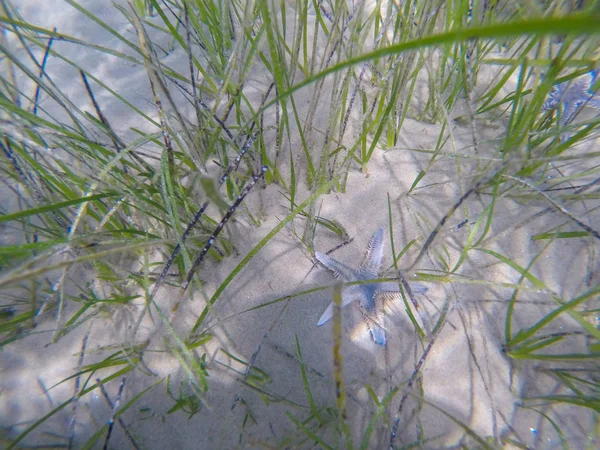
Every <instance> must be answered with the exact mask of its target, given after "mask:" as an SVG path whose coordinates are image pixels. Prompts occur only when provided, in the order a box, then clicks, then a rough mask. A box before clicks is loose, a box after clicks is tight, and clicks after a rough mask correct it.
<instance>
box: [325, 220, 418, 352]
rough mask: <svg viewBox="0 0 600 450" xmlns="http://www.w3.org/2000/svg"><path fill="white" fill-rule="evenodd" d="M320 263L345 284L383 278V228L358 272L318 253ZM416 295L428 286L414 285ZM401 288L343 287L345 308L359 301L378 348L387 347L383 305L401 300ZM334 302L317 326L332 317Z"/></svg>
mask: <svg viewBox="0 0 600 450" xmlns="http://www.w3.org/2000/svg"><path fill="white" fill-rule="evenodd" d="M315 257H316V258H317V260H318V261H319V262H320V263H321V264H323V265H324V266H325V267H327V268H328V269H329V270H331V271H332V272H333V273H334V275H335V276H336V277H337V278H341V279H342V280H344V281H347V282H352V281H365V280H374V279H377V278H380V275H379V274H380V271H381V262H382V260H383V228H379V229H378V230H377V232H376V233H375V234H374V235H373V237H372V238H371V240H370V241H369V246H368V248H367V254H366V256H365V260H364V262H363V263H362V265H361V266H360V267H359V268H357V269H355V268H352V267H349V266H347V265H345V264H343V263H341V262H339V261H336V260H335V259H333V258H330V257H329V256H327V255H325V254H323V253H320V252H315ZM412 289H413V292H415V293H422V292H426V291H427V288H426V287H425V286H422V285H419V284H414V285H413V286H412ZM401 298H402V297H401V294H400V291H399V290H398V284H397V283H394V282H383V283H365V284H356V285H351V286H344V288H343V290H342V305H341V306H342V308H343V307H345V306H348V305H349V304H350V303H352V302H354V301H356V302H358V304H359V306H360V307H361V309H362V312H363V318H364V320H365V322H366V324H367V327H368V329H369V332H370V333H371V336H372V337H373V341H375V343H376V344H378V345H385V343H386V338H385V326H384V323H383V319H384V315H383V305H384V303H385V302H386V301H393V300H398V299H401ZM333 307H334V304H333V302H332V303H331V304H330V305H329V306H328V307H327V309H326V310H325V312H324V313H323V315H322V316H321V318H320V319H319V322H318V323H317V325H319V326H320V325H323V324H324V323H326V322H327V321H328V320H329V319H331V317H332V316H333Z"/></svg>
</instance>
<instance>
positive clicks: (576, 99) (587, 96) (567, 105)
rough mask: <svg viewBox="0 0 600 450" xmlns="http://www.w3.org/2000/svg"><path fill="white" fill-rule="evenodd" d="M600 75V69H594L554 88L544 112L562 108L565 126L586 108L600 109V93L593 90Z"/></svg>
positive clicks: (544, 106)
mask: <svg viewBox="0 0 600 450" xmlns="http://www.w3.org/2000/svg"><path fill="white" fill-rule="evenodd" d="M599 75H600V69H594V70H590V71H589V72H588V73H586V74H584V75H582V76H580V77H577V78H575V79H574V80H570V81H565V82H563V83H560V84H557V85H554V86H552V90H551V91H550V93H549V94H548V97H547V98H546V100H545V101H544V105H543V106H542V111H550V110H553V109H556V108H560V110H561V116H560V125H561V126H565V125H567V124H568V123H569V122H571V121H572V120H573V119H574V118H575V116H576V115H577V112H578V111H579V110H580V109H581V108H583V107H584V106H587V107H590V108H595V109H600V91H599V92H594V91H593V90H592V87H593V86H594V84H595V83H596V80H598V76H599Z"/></svg>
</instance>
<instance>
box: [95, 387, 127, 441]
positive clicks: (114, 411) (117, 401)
mask: <svg viewBox="0 0 600 450" xmlns="http://www.w3.org/2000/svg"><path fill="white" fill-rule="evenodd" d="M96 381H97V382H98V384H100V383H101V380H100V378H98V379H97V380H96ZM124 387H125V377H123V379H122V380H121V384H120V385H119V392H118V393H117V398H116V399H115V404H114V405H113V408H112V414H111V416H110V419H109V420H108V431H107V432H106V439H105V440H104V447H103V449H104V450H108V441H109V440H110V435H111V434H112V430H113V428H114V425H115V414H117V409H119V404H120V403H121V395H122V394H123V388H124Z"/></svg>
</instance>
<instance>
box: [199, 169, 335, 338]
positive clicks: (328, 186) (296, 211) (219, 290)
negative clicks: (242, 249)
mask: <svg viewBox="0 0 600 450" xmlns="http://www.w3.org/2000/svg"><path fill="white" fill-rule="evenodd" d="M336 182H337V179H335V180H332V181H330V182H329V183H326V184H324V185H323V186H321V187H320V189H317V191H316V192H314V193H313V194H312V195H311V196H310V197H308V198H307V199H306V200H305V201H304V202H303V203H301V204H300V205H298V207H296V208H294V209H293V210H292V211H291V212H290V214H288V215H287V216H286V217H285V219H283V220H282V221H281V222H279V224H278V225H277V226H275V228H273V229H272V230H271V231H270V232H269V233H268V234H267V235H266V236H265V237H264V238H263V239H262V240H261V241H260V242H259V243H258V244H257V245H256V246H255V247H254V248H253V249H252V250H251V251H250V252H249V253H248V254H247V255H246V256H245V257H244V259H242V261H240V263H239V264H238V265H237V266H236V267H235V268H234V269H233V270H232V271H231V273H230V274H229V275H228V276H227V278H225V280H224V281H223V282H222V283H221V285H220V286H219V287H218V288H217V290H216V291H215V293H214V294H213V296H212V297H211V298H210V300H209V301H208V305H206V307H205V308H204V310H203V311H202V313H201V314H200V317H199V318H198V320H197V321H196V323H195V324H194V326H193V327H192V330H191V334H194V333H195V332H196V331H197V330H198V328H199V327H200V325H201V324H202V322H203V321H204V318H205V317H206V315H207V314H208V312H209V309H210V308H211V307H212V305H213V304H214V303H215V302H216V301H217V300H218V298H219V297H220V295H221V294H222V293H223V291H224V290H225V288H226V287H227V286H228V285H229V283H231V281H233V279H234V278H235V277H236V276H237V274H238V273H239V272H240V271H241V270H242V269H243V268H244V267H245V266H246V264H248V263H249V262H250V261H251V260H252V259H253V258H254V256H256V254H257V253H258V252H259V251H260V250H261V249H262V248H263V247H264V246H265V245H267V243H268V242H269V241H270V240H271V239H273V238H274V237H275V235H277V233H279V232H280V231H281V230H282V229H283V227H285V226H286V225H287V224H288V223H289V222H290V221H291V220H292V219H293V218H294V217H296V216H297V215H298V214H300V213H301V212H303V211H304V210H305V209H306V207H307V206H308V205H310V204H311V203H312V202H314V201H315V200H316V199H317V198H318V197H319V196H321V195H323V194H324V193H326V192H328V191H329V189H331V188H332V187H333V185H334V184H335V183H336Z"/></svg>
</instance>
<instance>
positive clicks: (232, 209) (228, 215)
mask: <svg viewBox="0 0 600 450" xmlns="http://www.w3.org/2000/svg"><path fill="white" fill-rule="evenodd" d="M266 171H267V166H262V168H261V170H260V172H258V173H256V174H254V175H253V176H252V181H251V182H250V183H249V184H248V185H247V186H246V187H245V188H244V190H243V191H242V192H241V193H240V195H238V198H237V199H236V201H235V202H234V203H233V205H231V207H230V208H229V210H228V211H227V213H226V214H225V216H224V217H223V219H221V222H219V225H217V228H216V229H215V231H214V232H213V234H212V235H211V236H210V238H208V241H207V242H206V245H205V246H204V248H203V249H202V251H201V252H200V255H199V256H198V258H196V261H194V264H193V265H192V268H191V269H190V271H189V272H188V274H187V276H186V277H185V281H184V282H183V284H182V285H181V287H182V288H183V289H184V290H185V289H187V287H188V285H189V284H190V281H192V278H193V277H194V273H195V272H196V269H197V268H198V266H199V265H200V263H201V262H202V260H203V259H204V257H205V256H206V254H207V253H208V251H209V250H210V248H211V247H212V246H213V244H214V243H215V240H216V239H217V236H219V233H221V231H222V230H223V227H225V224H227V222H228V221H229V219H230V218H231V216H232V215H233V213H234V212H235V210H236V209H237V208H238V206H240V204H241V203H242V201H243V200H244V198H245V197H246V195H248V193H249V192H250V190H251V189H252V188H253V187H254V185H255V184H256V182H257V181H258V180H260V179H261V178H262V177H263V176H264V174H265V172H266Z"/></svg>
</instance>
